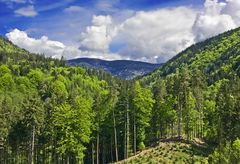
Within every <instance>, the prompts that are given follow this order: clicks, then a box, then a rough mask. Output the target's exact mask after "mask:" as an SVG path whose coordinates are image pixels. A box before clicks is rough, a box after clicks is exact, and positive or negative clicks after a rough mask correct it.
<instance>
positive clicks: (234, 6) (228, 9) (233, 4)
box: [222, 0, 240, 25]
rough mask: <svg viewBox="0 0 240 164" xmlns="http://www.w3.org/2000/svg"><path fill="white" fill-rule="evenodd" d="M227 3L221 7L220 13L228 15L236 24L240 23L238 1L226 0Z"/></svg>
mask: <svg viewBox="0 0 240 164" xmlns="http://www.w3.org/2000/svg"><path fill="white" fill-rule="evenodd" d="M226 2H227V5H226V6H225V7H224V8H223V10H222V13H224V14H227V15H230V16H231V17H232V18H233V19H234V21H235V22H236V24H237V25H240V1H239V0H226Z"/></svg>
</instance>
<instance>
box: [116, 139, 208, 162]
mask: <svg viewBox="0 0 240 164" xmlns="http://www.w3.org/2000/svg"><path fill="white" fill-rule="evenodd" d="M210 151H211V149H210V148H209V146H208V145H207V144H205V143H203V142H192V143H186V142H184V140H182V142H179V141H162V142H160V143H159V144H158V145H157V146H155V147H151V148H147V149H146V150H143V151H142V152H140V153H139V154H137V155H135V156H132V157H130V158H128V159H126V160H123V161H119V162H117V163H118V164H125V163H139V164H140V163H144V164H147V163H149V164H155V163H189V164H190V163H207V160H208V154H209V153H210Z"/></svg>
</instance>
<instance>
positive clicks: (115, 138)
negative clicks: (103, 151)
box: [113, 109, 118, 161]
mask: <svg viewBox="0 0 240 164" xmlns="http://www.w3.org/2000/svg"><path fill="white" fill-rule="evenodd" d="M113 126H114V141H115V155H116V156H115V157H116V161H118V143H117V129H116V122H115V113H114V109H113Z"/></svg>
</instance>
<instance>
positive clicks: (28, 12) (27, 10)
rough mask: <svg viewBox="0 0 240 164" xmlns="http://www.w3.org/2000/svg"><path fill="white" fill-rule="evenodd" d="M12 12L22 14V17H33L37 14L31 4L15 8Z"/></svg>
mask: <svg viewBox="0 0 240 164" xmlns="http://www.w3.org/2000/svg"><path fill="white" fill-rule="evenodd" d="M14 13H15V14H16V15H17V16H24V17H35V16H37V14H38V13H37V11H36V10H35V8H34V6H32V5H31V6H27V7H23V8H20V9H17V10H15V11H14Z"/></svg>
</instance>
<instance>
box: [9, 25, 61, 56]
mask: <svg viewBox="0 0 240 164" xmlns="http://www.w3.org/2000/svg"><path fill="white" fill-rule="evenodd" d="M6 36H7V38H8V39H9V40H10V41H11V42H13V43H14V44H16V45H17V46H19V47H21V48H24V49H26V50H28V51H30V52H32V53H39V54H45V55H46V56H52V57H61V54H62V53H63V50H64V48H65V45H64V44H62V43H61V42H57V41H51V40H49V39H48V37H47V36H42V37H41V38H40V39H35V38H31V37H29V36H28V35H27V33H26V32H24V31H20V30H18V29H14V30H13V31H11V32H9V33H7V34H6Z"/></svg>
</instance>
